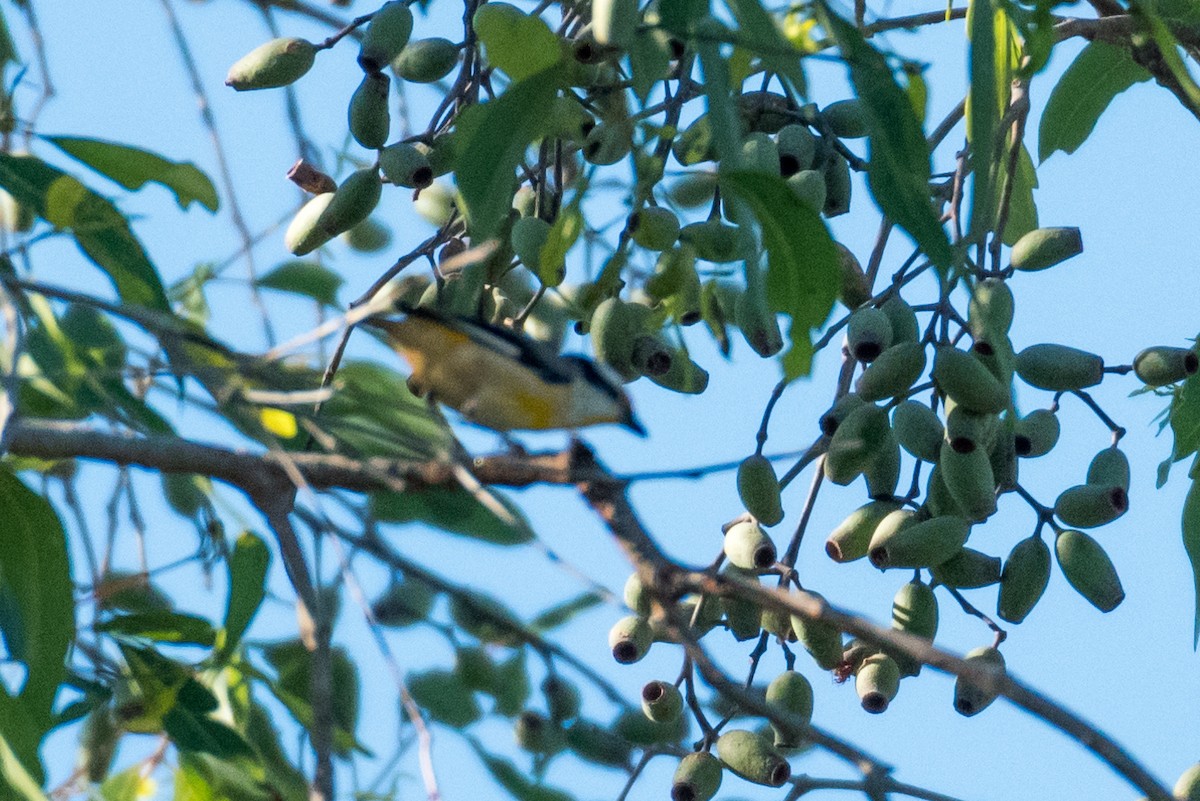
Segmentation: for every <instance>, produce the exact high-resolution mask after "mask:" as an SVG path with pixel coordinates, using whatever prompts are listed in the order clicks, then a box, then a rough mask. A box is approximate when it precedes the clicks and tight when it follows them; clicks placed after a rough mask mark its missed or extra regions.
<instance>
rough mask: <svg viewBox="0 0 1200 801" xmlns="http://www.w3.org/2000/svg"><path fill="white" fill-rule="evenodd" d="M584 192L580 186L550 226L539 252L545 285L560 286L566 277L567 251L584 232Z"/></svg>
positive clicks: (540, 270) (540, 269)
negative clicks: (582, 205) (581, 205)
mask: <svg viewBox="0 0 1200 801" xmlns="http://www.w3.org/2000/svg"><path fill="white" fill-rule="evenodd" d="M583 193H584V190H583V188H580V189H579V191H577V192H576V193H575V197H574V198H572V199H571V202H570V203H568V204H567V205H566V207H565V208H564V209H563V210H562V212H561V213H560V214H559V215H558V219H556V220H555V221H554V224H553V225H551V226H550V233H549V234H547V236H546V243H545V244H544V245H542V249H541V252H540V253H539V254H538V279H539V280H540V281H541V282H542V285H543V286H548V287H555V286H558V285H559V284H561V283H562V282H563V278H564V277H566V274H567V270H566V258H567V252H568V251H569V250H570V249H571V248H572V247H573V246H574V244H575V242H576V240H578V239H579V235H580V234H581V233H583V213H582V212H581V211H580V204H581V203H582V202H583Z"/></svg>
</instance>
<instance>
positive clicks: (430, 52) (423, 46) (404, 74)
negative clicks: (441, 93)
mask: <svg viewBox="0 0 1200 801" xmlns="http://www.w3.org/2000/svg"><path fill="white" fill-rule="evenodd" d="M457 64H458V45H456V44H455V43H454V42H451V41H450V40H449V39H443V38H441V37H440V36H435V37H432V38H429V39H417V40H415V41H411V42H409V43H408V44H406V45H405V46H404V49H403V50H401V51H400V55H398V56H396V58H395V59H394V60H393V61H392V69H394V70H395V71H396V74H397V75H399V76H400V77H401V78H402V79H403V80H406V81H408V82H409V83H434V82H435V81H440V80H441V79H442V78H445V77H446V76H447V75H449V74H450V70H452V69H454V67H455V65H457Z"/></svg>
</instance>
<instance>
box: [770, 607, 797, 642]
mask: <svg viewBox="0 0 1200 801" xmlns="http://www.w3.org/2000/svg"><path fill="white" fill-rule="evenodd" d="M762 630H763V631H765V632H767V633H768V634H774V635H775V637H776V639H778V640H779V642H795V641H796V632H795V631H793V630H792V621H791V619H790V618H789V616H788V613H787V612H780V611H778V610H776V609H764V610H762Z"/></svg>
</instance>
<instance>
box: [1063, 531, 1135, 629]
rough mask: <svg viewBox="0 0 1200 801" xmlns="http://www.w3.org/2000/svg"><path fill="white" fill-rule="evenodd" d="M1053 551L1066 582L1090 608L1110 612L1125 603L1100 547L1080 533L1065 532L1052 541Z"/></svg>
mask: <svg viewBox="0 0 1200 801" xmlns="http://www.w3.org/2000/svg"><path fill="white" fill-rule="evenodd" d="M1054 550H1055V553H1056V555H1057V556H1058V566H1059V568H1060V569H1061V570H1062V572H1063V575H1064V576H1066V577H1067V581H1068V582H1069V583H1070V585H1071V586H1072V587H1074V588H1075V591H1076V592H1078V593H1079V594H1080V595H1082V596H1083V597H1084V598H1086V599H1087V600H1088V602H1089V603H1090V604H1091V605H1092V606H1094V607H1096V608H1097V609H1099V610H1100V611H1101V612H1111V611H1112V610H1114V609H1116V608H1117V606H1118V605H1119V604H1120V603H1121V601H1123V600H1125V590H1124V589H1122V588H1121V580H1120V578H1118V577H1117V570H1116V568H1114V567H1113V563H1112V560H1111V559H1109V558H1108V554H1106V553H1105V552H1104V549H1103V548H1101V547H1100V543H1098V542H1096V541H1095V540H1094V539H1092V538H1091V537H1089V536H1088V535H1087V534H1084V533H1083V532H1082V531H1074V530H1071V529H1068V530H1066V531H1063V532H1062V533H1060V534H1059V535H1058V537H1057V539H1055V541H1054Z"/></svg>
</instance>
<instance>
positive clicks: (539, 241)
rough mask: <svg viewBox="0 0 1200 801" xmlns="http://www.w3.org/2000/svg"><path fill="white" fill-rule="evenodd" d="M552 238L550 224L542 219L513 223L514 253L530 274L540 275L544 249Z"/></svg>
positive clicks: (521, 220)
mask: <svg viewBox="0 0 1200 801" xmlns="http://www.w3.org/2000/svg"><path fill="white" fill-rule="evenodd" d="M549 237H550V223H548V222H546V221H545V220H543V219H541V218H540V217H522V218H521V219H519V220H517V221H516V222H515V223H513V227H512V236H511V238H510V240H509V241H510V242H511V243H512V249H513V252H514V253H516V254H517V258H518V259H520V260H521V263H522V264H524V265H525V266H526V267H527V268H528V269H529V271H530V272H532V273H540V271H541V268H542V247H543V246H545V244H546V240H547V239H548V238H549Z"/></svg>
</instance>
